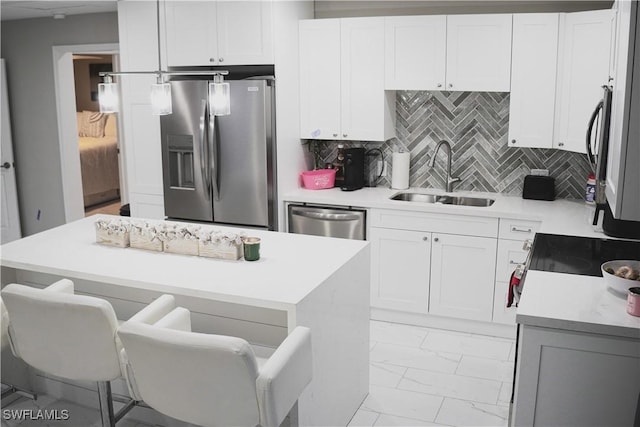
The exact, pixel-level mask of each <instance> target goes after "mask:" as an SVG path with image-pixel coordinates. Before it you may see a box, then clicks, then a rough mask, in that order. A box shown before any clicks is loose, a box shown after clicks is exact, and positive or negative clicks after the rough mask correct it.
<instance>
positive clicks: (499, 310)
mask: <svg viewBox="0 0 640 427" xmlns="http://www.w3.org/2000/svg"><path fill="white" fill-rule="evenodd" d="M508 291H509V282H501V281H498V282H496V287H495V290H494V294H493V318H492V320H493V321H494V322H495V323H504V324H507V325H515V324H516V310H517V309H518V308H517V307H516V306H515V304H514V305H512V306H511V307H509V308H507V293H508Z"/></svg>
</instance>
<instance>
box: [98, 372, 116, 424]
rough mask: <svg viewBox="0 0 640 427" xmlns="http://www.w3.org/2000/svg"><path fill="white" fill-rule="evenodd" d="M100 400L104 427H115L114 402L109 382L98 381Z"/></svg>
mask: <svg viewBox="0 0 640 427" xmlns="http://www.w3.org/2000/svg"><path fill="white" fill-rule="evenodd" d="M98 400H99V402H100V419H101V420H102V427H115V425H116V420H115V417H114V416H113V401H112V400H111V384H110V383H109V381H98Z"/></svg>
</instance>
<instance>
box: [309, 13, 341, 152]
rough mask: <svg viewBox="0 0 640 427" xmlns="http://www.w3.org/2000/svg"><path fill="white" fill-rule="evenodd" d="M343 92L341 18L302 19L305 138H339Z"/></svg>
mask: <svg viewBox="0 0 640 427" xmlns="http://www.w3.org/2000/svg"><path fill="white" fill-rule="evenodd" d="M340 93H341V92H340V20H339V19H316V20H305V21H301V22H300V135H301V138H316V139H337V138H338V135H339V134H340Z"/></svg>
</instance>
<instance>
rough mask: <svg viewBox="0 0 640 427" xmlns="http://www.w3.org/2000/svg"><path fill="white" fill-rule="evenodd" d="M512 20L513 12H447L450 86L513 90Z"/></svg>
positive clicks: (452, 88) (494, 90) (476, 89)
mask: <svg viewBox="0 0 640 427" xmlns="http://www.w3.org/2000/svg"><path fill="white" fill-rule="evenodd" d="M511 21H512V15H509V14H504V15H449V16H447V82H446V90H454V91H478V92H509V90H510V86H511V85H510V81H511ZM416 46H419V43H416Z"/></svg>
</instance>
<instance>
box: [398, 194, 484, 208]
mask: <svg viewBox="0 0 640 427" xmlns="http://www.w3.org/2000/svg"><path fill="white" fill-rule="evenodd" d="M391 200H402V201H404V202H421V203H437V204H443V205H458V206H478V207H487V206H491V205H493V203H494V202H495V200H493V199H485V198H482V197H459V196H449V195H446V194H424V193H410V192H402V193H397V194H394V195H393V196H391Z"/></svg>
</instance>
